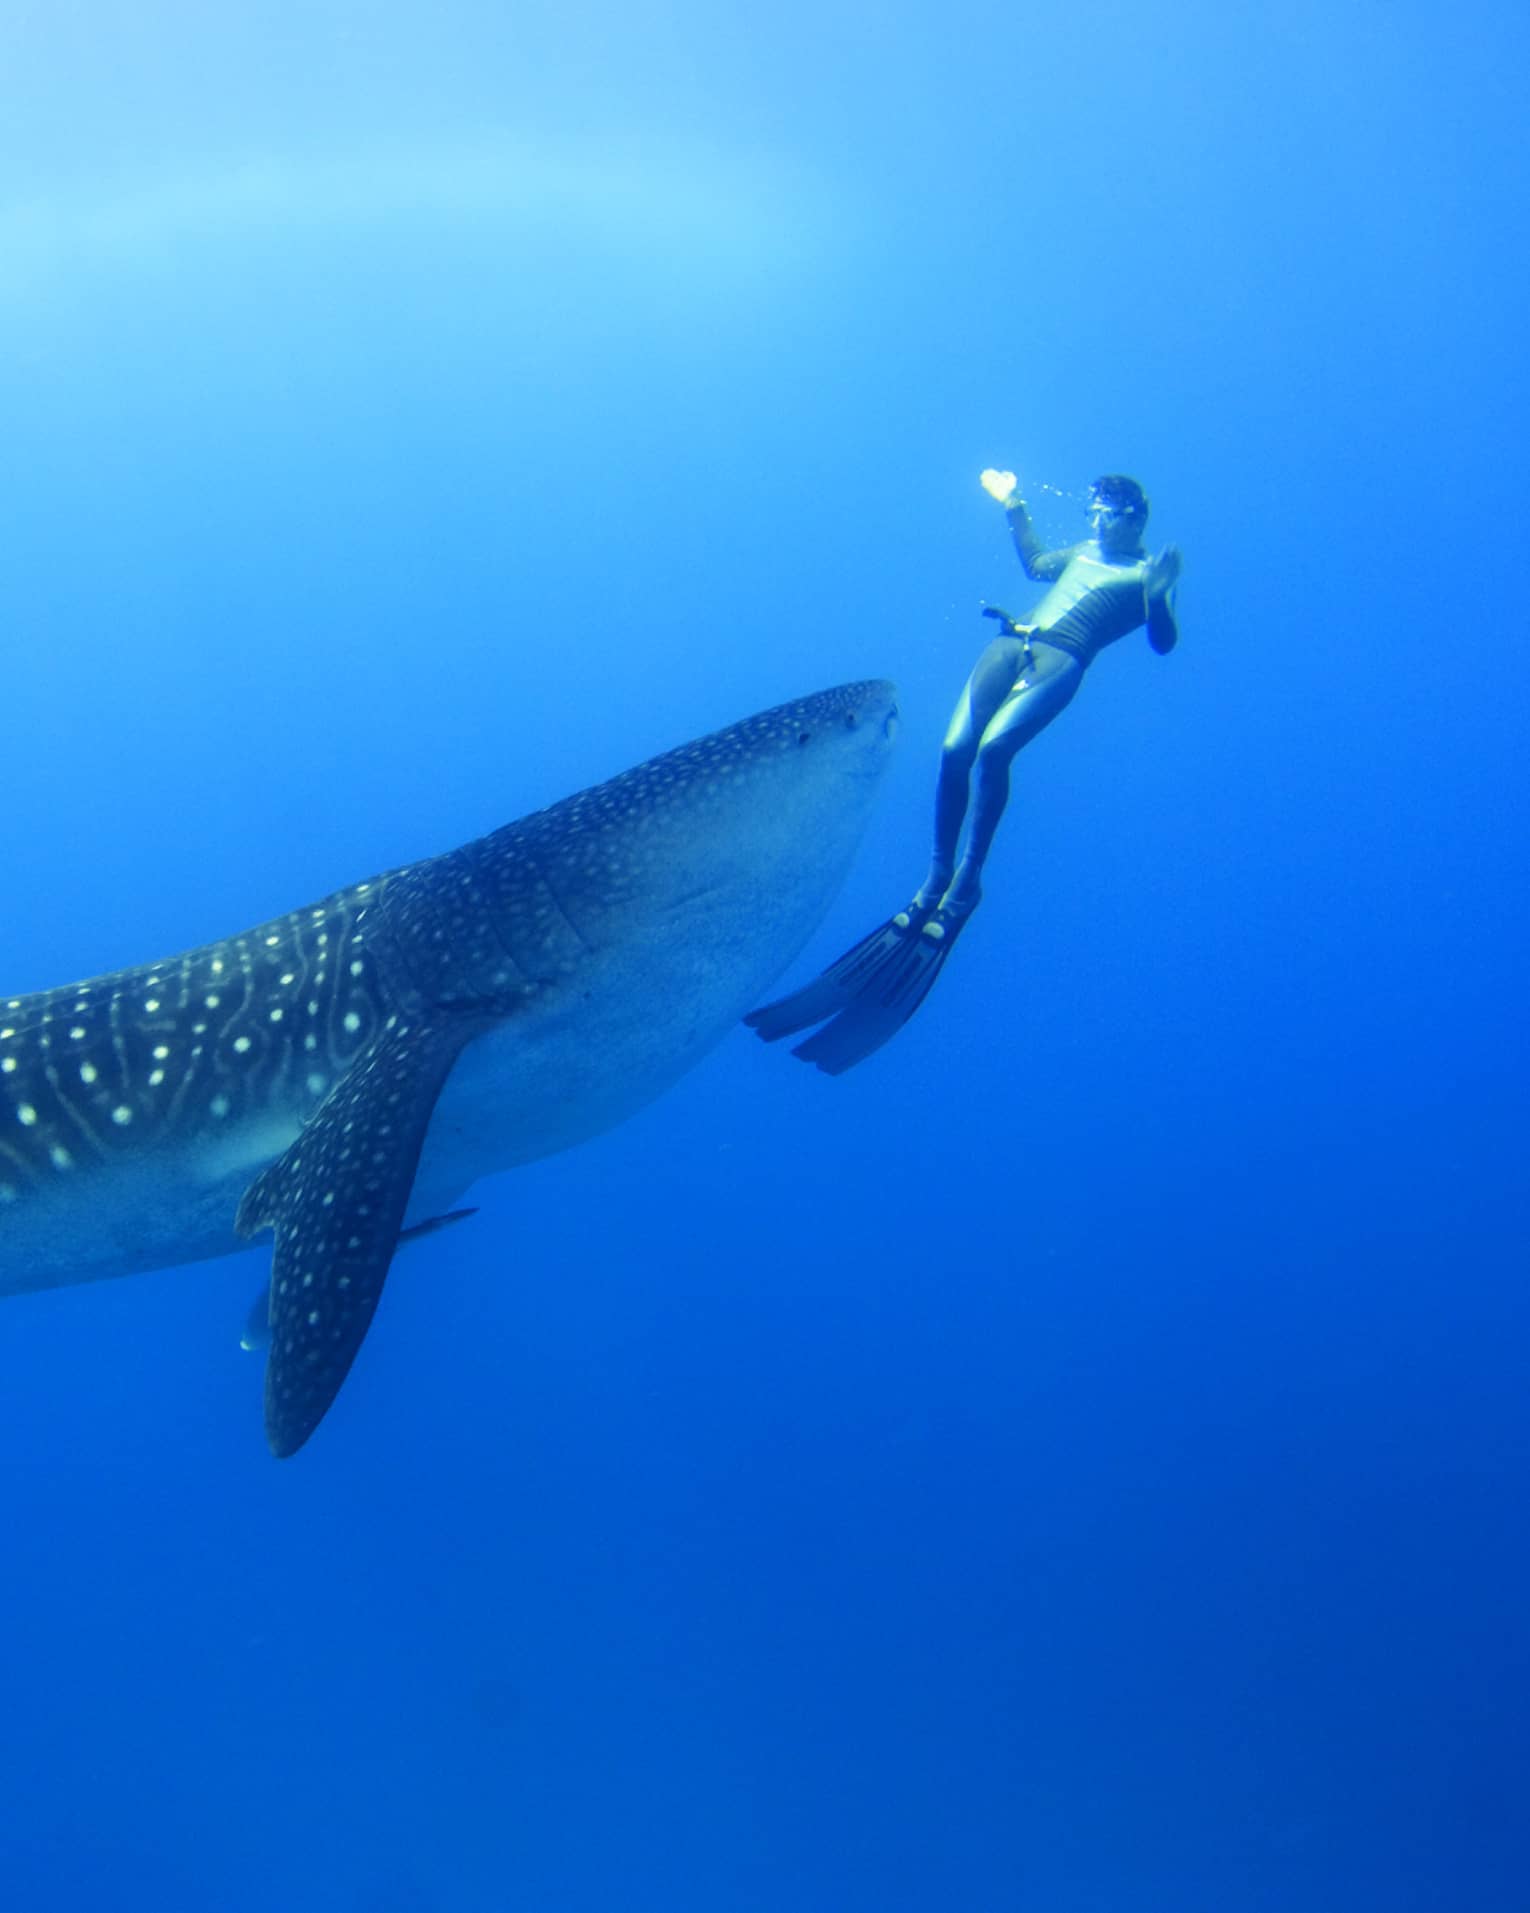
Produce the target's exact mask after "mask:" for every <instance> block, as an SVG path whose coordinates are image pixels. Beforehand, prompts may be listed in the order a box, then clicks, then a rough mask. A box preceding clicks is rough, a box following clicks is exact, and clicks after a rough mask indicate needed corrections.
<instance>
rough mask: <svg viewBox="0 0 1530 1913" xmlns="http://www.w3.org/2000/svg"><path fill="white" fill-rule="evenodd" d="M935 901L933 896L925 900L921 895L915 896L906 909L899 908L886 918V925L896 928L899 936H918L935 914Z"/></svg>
mask: <svg viewBox="0 0 1530 1913" xmlns="http://www.w3.org/2000/svg"><path fill="white" fill-rule="evenodd" d="M936 901H937V900H936V899H935V898H934V897H931V898H930V899H929V900H928V901H926V900H925V898H924V897H923V896H922V895H921V896H917V897H915V899H914V901H913V902H912V903H911V904H910V905H909V906H908V908H907V909H906V910H900V911H899V912H898V913H897V915H896V916H893V917H889V918H888V920H887V927H888V928H889V929H890V930H896V931H897V932H898V933H899V935H900V936H905V937H914V936H918V934H919V932H920V931H921V930H922V929H923V928H924V926H925V924H926V923H927V922H928V921H929V919H930V918H931V917H932V916H933V915H934V914H935V905H936Z"/></svg>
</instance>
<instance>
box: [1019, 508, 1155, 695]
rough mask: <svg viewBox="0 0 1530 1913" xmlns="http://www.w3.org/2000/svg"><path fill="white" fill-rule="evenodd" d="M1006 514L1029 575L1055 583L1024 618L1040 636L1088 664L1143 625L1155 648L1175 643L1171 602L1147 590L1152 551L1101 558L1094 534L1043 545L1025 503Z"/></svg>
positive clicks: (1039, 639) (1036, 634)
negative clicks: (1073, 541) (1051, 546)
mask: <svg viewBox="0 0 1530 1913" xmlns="http://www.w3.org/2000/svg"><path fill="white" fill-rule="evenodd" d="M1006 516H1007V517H1008V519H1009V529H1010V535H1011V537H1012V538H1013V539H1014V541H1015V550H1016V551H1017V552H1018V553H1019V556H1020V563H1021V564H1022V566H1023V567H1024V568H1025V575H1026V577H1027V578H1033V579H1035V580H1037V581H1038V582H1040V583H1048V584H1050V585H1051V587H1052V589H1051V590H1050V591H1049V592H1048V593H1047V594H1046V596H1045V597H1044V598H1043V599H1042V600H1041V603H1040V604H1038V605H1037V606H1036V608H1035V610H1034V611H1033V612H1031V614H1030V616H1029V617H1028V619H1027V620H1026V622H1027V624H1028V625H1029V627H1030V631H1031V635H1032V637H1033V638H1035V639H1036V640H1037V641H1038V642H1040V643H1043V644H1052V645H1055V646H1056V647H1057V648H1058V650H1060V651H1066V652H1067V653H1068V655H1069V656H1070V657H1074V658H1077V659H1078V661H1079V663H1080V664H1090V663H1092V662H1093V661H1094V659H1095V658H1097V657H1098V656H1099V654H1100V652H1101V651H1103V650H1104V648H1105V646H1106V645H1107V644H1114V643H1115V642H1116V640H1117V639H1118V638H1124V637H1126V636H1127V634H1128V633H1129V632H1132V631H1135V630H1137V629H1138V628H1139V627H1140V626H1143V625H1145V626H1146V627H1147V634H1148V642H1149V643H1150V644H1151V645H1152V647H1153V649H1154V650H1155V651H1169V650H1172V649H1173V646H1174V643H1175V640H1176V639H1177V637H1178V636H1179V632H1178V628H1177V626H1176V624H1175V621H1174V611H1173V606H1172V604H1171V602H1170V599H1169V598H1163V597H1158V598H1150V597H1149V596H1148V576H1149V566H1150V564H1151V562H1152V561H1151V560H1150V559H1149V558H1148V557H1146V556H1145V555H1144V556H1142V557H1140V558H1128V559H1124V560H1112V559H1109V558H1103V557H1101V555H1100V549H1099V546H1098V545H1097V544H1096V543H1095V542H1094V540H1093V539H1089V540H1086V542H1085V543H1083V544H1079V545H1066V546H1064V547H1063V548H1062V549H1061V550H1058V551H1044V550H1043V549H1042V546H1041V540H1040V539H1039V538H1038V537H1037V536H1036V533H1035V530H1034V528H1033V527H1032V525H1031V520H1030V514H1029V513H1028V512H1027V511H1026V509H1025V506H1024V505H1023V504H1020V503H1019V501H1018V500H1017V501H1016V503H1015V504H1013V505H1010V506H1009V507H1007V509H1006ZM1171 596H1172V594H1171Z"/></svg>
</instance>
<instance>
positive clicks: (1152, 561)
mask: <svg viewBox="0 0 1530 1913" xmlns="http://www.w3.org/2000/svg"><path fill="white" fill-rule="evenodd" d="M1184 562H1185V561H1184V558H1183V557H1182V556H1181V554H1180V549H1179V546H1178V545H1165V546H1164V548H1163V550H1162V551H1161V552H1159V554H1158V556H1157V557H1156V558H1149V560H1148V566H1147V594H1148V596H1149V597H1150V598H1167V597H1168V595H1169V593H1170V592H1171V591H1172V590H1173V589H1174V587H1175V585H1176V584H1178V583H1179V573H1180V568H1181V566H1182V565H1183V564H1184Z"/></svg>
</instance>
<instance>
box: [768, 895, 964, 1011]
mask: <svg viewBox="0 0 1530 1913" xmlns="http://www.w3.org/2000/svg"><path fill="white" fill-rule="evenodd" d="M928 914H929V913H928V912H927V911H924V910H921V909H919V908H918V907H917V906H916V905H914V904H910V905H909V907H908V909H907V910H900V911H899V912H898V914H897V915H896V916H895V917H889V918H888V919H887V921H886V923H884V924H881V925H880V926H879V927H878V928H877V929H875V930H873V931H872V932H871V934H870V936H865V937H862V938H861V940H860V942H859V943H855V944H852V945H851V946H850V948H849V949H848V950H846V952H845V953H844V955H843V956H841V957H836V958H835V960H834V961H833V962H832V963H831V964H830V965H829V967H828V969H826V970H823V971H820V973H819V974H818V975H817V976H815V977H814V978H813V980H812V982H811V983H805V984H804V985H803V986H802V988H801V989H800V990H794V991H793V992H792V994H791V995H790V996H783V997H781V998H780V999H779V1000H778V1001H777V1002H774V1003H766V1004H763V1005H762V1006H761V1007H760V1008H759V1009H757V1010H751V1011H750V1012H749V1014H748V1015H747V1016H746V1017H745V1018H744V1021H745V1023H747V1024H748V1026H749V1028H750V1029H752V1030H753V1031H755V1033H756V1034H757V1035H758V1036H759V1037H760V1038H761V1040H762V1041H763V1042H766V1043H779V1042H780V1040H781V1038H782V1037H783V1036H795V1035H796V1034H797V1032H798V1030H806V1029H811V1028H812V1026H813V1025H814V1024H815V1023H822V1022H823V1021H824V1019H825V1018H826V1017H830V1016H833V1015H834V1014H835V1013H836V1012H837V1011H839V1010H845V1009H848V1008H849V1007H850V1005H851V1004H852V1003H854V1002H855V1001H856V999H857V998H858V997H859V995H860V993H861V991H862V990H863V989H864V988H865V986H866V985H867V984H868V983H869V982H870V980H871V979H872V978H873V977H874V976H876V975H877V973H878V972H879V971H880V970H881V969H882V967H883V965H884V964H885V963H886V962H887V961H888V960H889V959H890V958H891V957H893V956H895V955H897V953H898V952H899V951H904V950H907V949H908V947H909V945H910V944H911V943H912V942H913V941H914V940H915V937H916V935H917V933H918V932H919V931H920V930H921V929H922V928H923V927H924V922H925V918H926V916H927V915H928Z"/></svg>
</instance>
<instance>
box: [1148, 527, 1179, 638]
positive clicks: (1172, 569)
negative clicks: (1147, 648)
mask: <svg viewBox="0 0 1530 1913" xmlns="http://www.w3.org/2000/svg"><path fill="white" fill-rule="evenodd" d="M1183 562H1184V561H1183V559H1182V558H1181V556H1180V550H1179V546H1178V545H1165V546H1164V548H1163V550H1162V551H1161V552H1159V554H1158V556H1157V557H1156V558H1150V559H1149V560H1148V567H1147V634H1148V643H1149V644H1150V645H1152V647H1153V649H1154V650H1155V651H1156V652H1157V653H1158V655H1159V657H1161V658H1165V657H1167V656H1168V655H1169V653H1170V652H1171V651H1172V650H1173V649H1174V647H1175V645H1176V644H1178V643H1179V620H1178V618H1176V617H1175V615H1174V587H1175V585H1176V584H1177V583H1178V582H1179V573H1180V567H1181V565H1182V564H1183Z"/></svg>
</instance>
